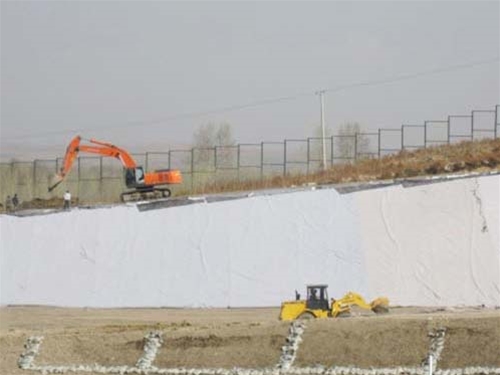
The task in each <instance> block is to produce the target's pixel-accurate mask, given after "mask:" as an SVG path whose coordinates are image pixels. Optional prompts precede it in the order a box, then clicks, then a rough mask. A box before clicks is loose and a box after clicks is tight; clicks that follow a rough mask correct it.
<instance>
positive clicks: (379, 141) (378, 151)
mask: <svg viewBox="0 0 500 375" xmlns="http://www.w3.org/2000/svg"><path fill="white" fill-rule="evenodd" d="M380 133H381V132H380V128H379V129H378V150H377V153H378V158H379V159H380V149H381V148H382V146H381V139H380Z"/></svg>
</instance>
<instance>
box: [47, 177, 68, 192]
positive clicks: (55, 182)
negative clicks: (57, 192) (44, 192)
mask: <svg viewBox="0 0 500 375" xmlns="http://www.w3.org/2000/svg"><path fill="white" fill-rule="evenodd" d="M63 179H64V178H63V177H62V176H61V175H60V174H56V175H54V177H53V178H52V182H51V184H50V186H49V193H50V192H51V191H52V190H54V189H55V188H56V187H57V185H59V184H60V183H61V182H63Z"/></svg>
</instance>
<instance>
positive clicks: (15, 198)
mask: <svg viewBox="0 0 500 375" xmlns="http://www.w3.org/2000/svg"><path fill="white" fill-rule="evenodd" d="M12 206H13V207H14V210H15V209H16V208H17V206H19V198H18V197H17V194H14V196H13V197H12Z"/></svg>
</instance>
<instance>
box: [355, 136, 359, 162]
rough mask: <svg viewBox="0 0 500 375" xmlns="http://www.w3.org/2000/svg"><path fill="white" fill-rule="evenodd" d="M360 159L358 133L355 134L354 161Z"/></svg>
mask: <svg viewBox="0 0 500 375" xmlns="http://www.w3.org/2000/svg"><path fill="white" fill-rule="evenodd" d="M357 159H358V133H357V132H356V133H354V161H356V160H357Z"/></svg>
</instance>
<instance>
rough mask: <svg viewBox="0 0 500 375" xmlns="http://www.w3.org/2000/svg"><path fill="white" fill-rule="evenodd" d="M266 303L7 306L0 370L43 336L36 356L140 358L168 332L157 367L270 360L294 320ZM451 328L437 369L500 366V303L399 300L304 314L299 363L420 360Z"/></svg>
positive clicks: (55, 360) (69, 360) (118, 361)
mask: <svg viewBox="0 0 500 375" xmlns="http://www.w3.org/2000/svg"><path fill="white" fill-rule="evenodd" d="M278 313H279V310H278V309H277V308H266V309H195V310H187V309H63V308H50V307H3V308H1V309H0V323H1V324H0V353H1V356H0V373H2V374H13V375H15V374H23V373H27V372H26V371H25V370H20V369H18V368H17V364H16V362H17V359H18V357H19V355H20V354H21V353H22V351H23V344H24V342H25V340H26V339H27V338H28V337H29V336H31V335H43V336H44V337H45V339H44V342H43V344H42V346H41V351H40V354H39V356H38V357H37V358H36V360H35V362H36V363H37V364H51V365H54V364H75V363H77V364H94V363H99V364H103V365H134V364H135V363H136V361H137V359H138V358H139V357H140V355H141V353H142V347H143V337H144V335H145V334H146V333H148V332H149V331H151V330H161V331H162V332H163V337H164V344H163V346H162V347H161V349H160V350H159V352H158V355H157V357H156V361H155V362H154V364H155V365H156V366H158V367H162V368H163V367H190V368H192V367H223V368H233V367H246V368H248V367H250V368H262V367H273V366H275V365H276V364H277V363H278V359H279V356H280V349H281V346H283V345H284V344H285V338H286V336H287V332H288V327H289V324H288V323H286V322H281V321H279V320H278V319H277V317H278ZM437 327H446V328H447V335H446V340H445V346H444V350H443V353H442V356H441V361H440V363H439V367H440V368H457V367H465V366H475V365H483V366H493V367H500V356H498V353H499V352H500V310H491V309H461V310H448V311H444V310H442V309H423V308H394V309H393V310H392V311H391V313H390V314H388V315H384V316H375V315H371V314H367V315H365V314H363V315H361V316H354V317H351V318H338V319H326V320H314V321H309V322H307V328H306V330H305V332H304V334H303V342H302V344H301V346H300V348H299V352H298V356H297V359H296V362H295V365H296V366H299V367H302V366H313V365H318V364H320V365H325V366H333V365H355V366H360V367H371V366H373V367H382V366H390V367H392V366H397V365H400V366H401V365H407V366H419V365H420V363H421V361H422V360H423V359H424V357H425V356H426V353H427V350H428V345H429V340H428V337H427V334H428V332H429V331H430V330H432V329H434V328H437Z"/></svg>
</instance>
